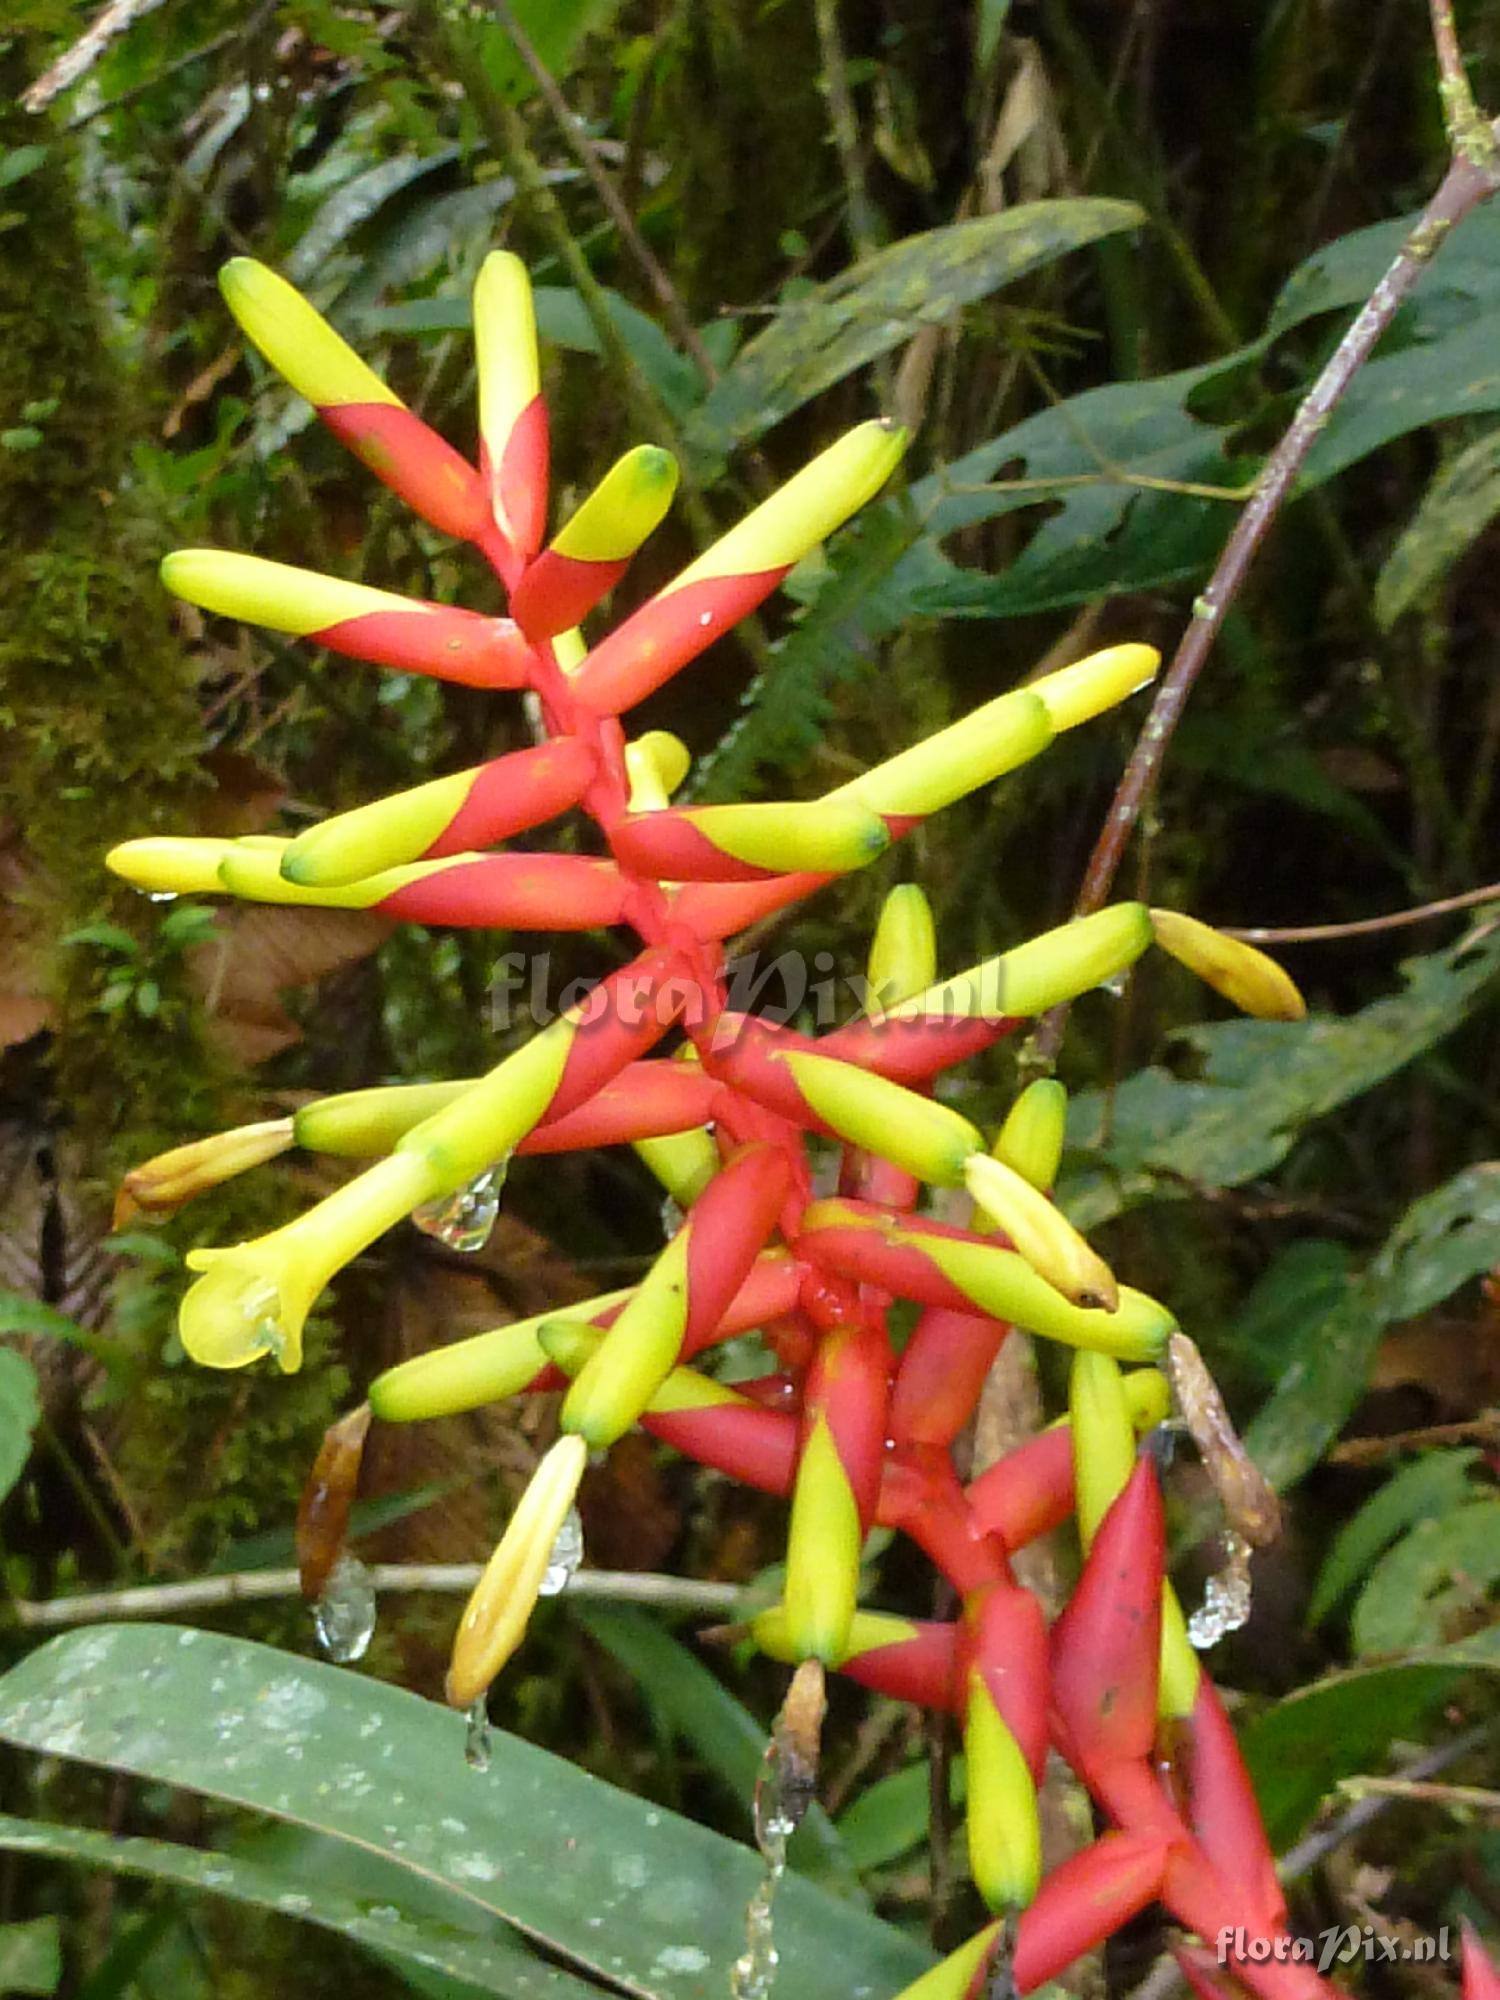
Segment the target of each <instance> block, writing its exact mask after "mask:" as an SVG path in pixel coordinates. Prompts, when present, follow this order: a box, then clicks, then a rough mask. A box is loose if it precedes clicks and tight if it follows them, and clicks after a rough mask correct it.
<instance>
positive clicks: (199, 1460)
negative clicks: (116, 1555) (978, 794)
mask: <svg viewBox="0 0 1500 2000" xmlns="http://www.w3.org/2000/svg"><path fill="white" fill-rule="evenodd" d="M29 66H30V65H29V62H28V50H27V47H26V43H25V37H24V36H13V37H12V38H11V39H10V40H9V41H4V40H3V39H0V157H3V156H4V154H5V153H6V152H7V151H8V150H9V149H11V148H14V147H18V146H22V145H35V144H36V143H37V142H38V140H39V139H46V138H48V136H49V135H48V133H47V130H46V128H45V127H39V125H38V121H37V120H36V119H34V118H32V117H30V116H29V115H28V114H26V113H24V112H22V111H21V110H19V109H18V108H17V104H16V100H17V98H18V96H19V94H20V92H21V90H22V88H23V87H24V84H25V81H26V77H27V73H28V68H29ZM5 207H6V216H5V218H4V224H3V242H0V252H3V254H0V353H3V354H4V355H5V370H4V378H3V379H4V388H3V397H4V400H3V403H0V603H3V604H4V606H5V617H4V620H3V622H0V728H3V730H4V735H5V804H6V808H7V815H6V816H7V820H8V825H7V826H6V827H5V829H4V833H5V835H6V836H8V838H9V839H10V840H11V841H12V842H14V843H15V844H16V848H17V850H18V852H19V856H20V860H21V868H22V876H23V880H24V884H25V886H24V889H23V892H22V893H23V898H24V905H25V907H24V910H23V912H22V917H23V921H24V925H25V928H26V930H27V933H28V942H29V944H30V947H31V950H32V956H33V957H34V959H35V961H36V962H37V963H38V964H39V966H40V968H41V971H42V975H43V977H44V979H45V980H46V982H47V985H48V988H49V993H50V998H51V1000H52V1003H53V1016H54V1026H53V1031H52V1034H51V1036H50V1040H49V1046H48V1053H47V1061H46V1070H45V1074H46V1084H45V1088H46V1090H47V1091H48V1092H49V1094H50V1101H49V1102H47V1103H46V1104H44V1105H38V1106H36V1108H35V1116H36V1118H37V1120H38V1123H39V1124H46V1125H49V1126H51V1125H56V1126H59V1127H61V1128H63V1129H65V1130H71V1131H72V1132H74V1133H76V1134H79V1135H82V1136H83V1137H84V1138H85V1140H86V1167H85V1173H86V1187H85V1191H86V1192H88V1193H91V1194H92V1195H93V1197H94V1198H95V1201H96V1203H97V1212H98V1222H99V1226H100V1227H101V1228H102V1227H103V1226H104V1219H105V1213H106V1211H105V1197H106V1194H107V1191H108V1189H109V1188H110V1187H111V1186H112V1184H113V1183H114V1181H115V1180H116V1179H117V1177H118V1175H119V1173H120V1172H121V1171H122V1169H123V1168H124V1167H125V1166H126V1165H128V1164H130V1163H131V1162H132V1161H135V1160H138V1159H140V1158H141V1157H143V1156H146V1155H149V1154H150V1153H152V1152H154V1151H156V1150H159V1149H160V1148H162V1147H164V1146H167V1145H171V1144H174V1143H177V1142H178V1141H179V1140H180V1139H182V1138H183V1137H184V1136H189V1135H192V1134H196V1133H199V1132H203V1131H208V1130H213V1129H215V1128H216V1127H218V1126H221V1125H224V1124H229V1123H233V1122H235V1121H236V1120H237V1119H239V1118H242V1117H245V1116H249V1115H254V1111H253V1092H252V1090H251V1089H250V1088H249V1086H248V1084H247V1082H246V1080H245V1079H243V1078H241V1077H237V1076H236V1075H235V1073H234V1072H233V1070H232V1069H231V1068H230V1066H229V1065H228V1064H227V1062H226V1061H225V1060H224V1058H223V1057H222V1056H221V1055H220V1054H219V1053H218V1052H217V1050H216V1048H215V1047H214V1045H213V1044H212V1042H211V1041H210V1039H209V1038H208V1036H207V1034H206V1033H205V1025H204V1020H203V1016H202V1011H201V1008H200V1007H199V1006H198V1004H197V1002H196V1000H195V998H194V996H193V993H192V990H191V987H190V984H189V979H188V963H187V955H186V954H185V952H184V951H182V950H181V949H178V948H173V947H171V946H170V945H169V944H168V943H166V942H165V941H164V940H163V938H162V936H161V934H160V933H161V923H162V912H161V911H160V910H159V909H158V908H156V907H155V906H154V905H153V904H151V903H150V902H149V901H147V900H146V899H145V898H143V897H141V896H138V895H136V894H135V893H134V892H132V891H130V890H128V889H126V888H124V887H123V886H122V885H120V884H118V883H116V882H115V881H114V880H113V879H112V878H111V877H110V876H109V875H108V874H107V873H106V872H105V869H104V865H103V855H104V853H105V851H106V849H107V848H108V847H109V846H110V845H111V844H112V843H113V842H115V841H117V840H120V839H123V838H126V837H128V836H130V835H132V834H139V833H143V832H148V831H150V830H152V829H153V828H159V827H165V826H169V825H170V826H176V827H190V826H192V825H193V823H194V822H195V820H197V819H199V818H200V817H201V808H202V802H203V800H204V799H205V797H206V796H207V793H208V790H209V787H210V780H209V779H208V777H207V776H206V774H205V771H204V768H203V766H202V763H201V762H200V753H201V750H202V747H203V728H202V724H201V721H200V715H199V706H198V697H197V675H196V671H195V668H194V665H193V662H192V660H191V658H190V657H189V655H188V653H187V651H186V649H185V648H184V647H183V645H182V644H181V643H180V640H179V639H178V637H177V635H176V633H175V632H174V629H173V626H172V623H171V618H170V613H169V608H168V601H167V599H166V597H165V594H164V593H163V591H162V590H161V587H160V585H159V583H158V581H157V574H156V570H157V562H158V560H159V557H160V555H161V552H162V551H163V549H164V548H167V547H170V546H171V544H172V541H173V539H174V537H173V535H172V533H171V531H170V526H169V524H168V523H167V522H166V521H164V520H163V519H162V518H161V516H160V513H159V511H158V507H157V503H156V502H155V500H154V498H153V496H152V494H151V493H150V492H149V491H147V490H146V488H145V486H144V484H143V482H142V481H140V480H139V479H138V478H137V477H136V476H135V475H134V473H133V468H132V459H131V451H130V446H131V440H132V439H136V438H144V437H146V435H147V429H146V422H145V415H144V412H143V411H142V410H141V409H139V408H138V407H137V406H136V404H135V401H134V399H133V395H132V390H131V386H130V383H129V381H128V379H127V377H126V374H125V371H124V370H123V369H122V367H121V366H120V363H119V359H118V356H117V355H116V353H115V351H114V349H113V348H112V345H111V341H110V337H109V328H108V325H107V323H106V318H105V314H104V312H103V309H102V306H101V304H100V299H99V293H98V288H97V287H96V286H95V284H94V283H93V278H92V273H91V270H90V263H89V255H88V250H87V247H86V244H85V241H84V238H83V235H82V233H81V230H80V225H79V217H78V210H77V203H76V200H75V192H74V187H73V184H72V177H71V171H70V162H69V159H68V157H67V142H66V141H65V140H63V139H60V138H58V137H57V136H56V135H55V134H54V135H52V136H51V139H50V145H49V151H48V155H47V158H46V159H45V161H44V162H43V163H42V164H41V165H40V166H39V167H38V168H37V169H36V170H34V171H33V172H31V173H29V174H27V175H25V176H24V177H23V178H22V179H20V180H19V181H17V182H16V183H15V184H14V185H13V187H11V188H10V189H8V190H7V192H6V200H5ZM5 437H8V438H9V440H10V442H9V444H8V445H7V444H6V443H5V442H4V441H3V440H4V438H5ZM101 922H108V923H109V924H111V925H115V926H118V927H119V929H120V930H121V931H123V932H125V933H128V935H129V936H130V937H131V938H133V939H135V940H136V941H137V957H136V958H135V959H134V960H132V959H131V958H130V955H129V954H128V953H127V954H125V955H124V957H123V960H122V955H121V953H120V952H119V951H116V950H112V949H111V948H110V947H109V946H108V945H102V946H101V945H98V944H88V943H75V944H72V945H70V944H69V943H68V941H67V940H68V938H69V935H70V933H72V932H74V931H76V930H77V929H78V928H80V927H81V926H83V925H86V924H87V925H98V924H99V923H101ZM122 962H123V963H126V964H133V965H134V966H135V968H136V970H137V973H138V975H139V976H143V977H149V979H150V981H151V982H152V983H153V985H154V987H155V988H156V992H155V994H154V995H153V999H154V1002H155V1004H154V1006H153V1007H152V1008H151V1009H150V1010H149V1011H143V1010H141V1009H139V1008H137V1007H135V1006H134V1005H130V1004H127V1005H124V1006H119V1007H110V1006H107V1005H102V1004H101V1002H102V1001H103V999H104V995H105V989H106V988H107V986H108V985H109V983H110V981H111V979H112V977H114V976H115V975H116V974H117V973H118V971H119V969H120V967H121V965H122ZM285 1207H286V1203H285V1199H284V1191H280V1190H278V1188H277V1185H276V1183H275V1180H274V1178H267V1177H264V1176H261V1177H252V1178H251V1179H250V1180H249V1181H247V1182H246V1183H244V1184H243V1185H236V1186H235V1187H234V1188H232V1189H229V1190H226V1191H225V1192H224V1194H223V1195H222V1196H220V1197H218V1198H216V1200H215V1202H214V1203H213V1204H212V1205H211V1212H209V1213H206V1214H205V1215H204V1216H203V1217H201V1218H200V1217H199V1216H197V1215H191V1216H190V1218H188V1219H187V1221H188V1229H189V1230H192V1231H194V1232H195V1233H196V1231H197V1230H201V1228H202V1227H203V1226H204V1225H205V1223H207V1224H211V1225H212V1226H213V1227H214V1228H215V1229H216V1230H217V1231H218V1232H220V1240H233V1238H235V1237H237V1236H243V1235H246V1234H250V1233H253V1232H254V1231H255V1230H257V1229H259V1228H262V1227H265V1226H266V1225H267V1224H268V1223H269V1222H270V1221H272V1220H279V1219H281V1218H282V1216H283V1215H284V1212H285ZM182 1233H183V1235H184V1236H186V1234H187V1233H188V1232H187V1230H184V1231H183V1232H182ZM181 1278H182V1274H181V1272H180V1271H177V1270H171V1271H168V1272H166V1273H165V1274H163V1273H161V1272H160V1271H158V1272H157V1273H156V1276H155V1278H154V1280H153V1282H152V1284H151V1285H150V1286H148V1287H146V1288H145V1290H144V1292H143V1291H142V1288H141V1287H140V1286H137V1287H136V1288H135V1295H134V1296H133V1298H131V1299H129V1300H127V1301H124V1302H122V1310H121V1311H120V1312H119V1313H118V1314H117V1317H116V1321H115V1323H114V1326H113V1328H112V1329H111V1330H112V1331H113V1332H115V1333H116V1334H117V1335H118V1336H119V1337H120V1338H122V1339H123V1340H125V1341H127V1342H128V1343H129V1344H130V1345H131V1346H132V1347H133V1348H134V1349H135V1351H136V1352H137V1353H138V1354H139V1355H140V1357H141V1362H142V1369H143V1373H142V1376H141V1378H140V1379H141V1387H139V1388H138V1389H137V1390H136V1391H135V1392H134V1393H133V1394H132V1396H131V1399H130V1403H129V1407H128V1408H127V1409H126V1410H124V1411H122V1412H121V1413H120V1422H119V1423H118V1424H117V1425H116V1424H114V1423H112V1424H111V1431H112V1435H113V1436H114V1438H115V1443H116V1449H117V1452H118V1454H119V1455H120V1457H121V1461H122V1463H123V1464H124V1466H125V1470H126V1484H127V1489H129V1490H132V1491H133V1493H134V1494H135V1495H136V1496H137V1498H138V1500H139V1502H140V1511H141V1513H142V1515H143V1517H144V1518H145V1519H146V1520H147V1521H148V1522H150V1523H151V1524H152V1527H153V1531H154V1532H157V1533H159V1532H160V1531H161V1524H163V1523H164V1522H165V1521H167V1520H173V1521H174V1523H175V1546H174V1553H176V1554H184V1553H187V1552H188V1551H191V1552H193V1553H195V1554H197V1553H202V1551H203V1550H204V1549H205V1548H206V1547H207V1546H209V1545H211V1544H213V1543H215V1542H219V1543H222V1542H223V1541H224V1540H226V1539H227V1538H228V1537H229V1536H231V1535H233V1534H237V1533H244V1532H246V1531H247V1530H248V1529H250V1528H254V1527H260V1526H263V1525H266V1524H268V1523H271V1522H276V1523H282V1522H285V1521H286V1520H287V1519H288V1518H289V1516H290V1512H291V1508H292V1506H293V1505H294V1504H295V1495H296V1491H297V1489H298V1487H299V1486H300V1483H301V1479H302V1476H303V1473H304V1471H305V1468H306V1463H307V1461H308V1459H309V1457H310V1455H311V1451H312V1449H313V1448H314V1443H315V1440H316V1438H317V1437H318V1436H319V1434H320V1433H321V1430H322V1428H323V1426H324V1424H326V1422H327V1421H328V1419H329V1416H330V1414H331V1409H332V1404H333V1400H334V1398H335V1397H336V1396H337V1395H338V1394H339V1393H340V1391H341V1389H342V1386H343V1377H342V1374H341V1372H340V1371H338V1370H337V1369H334V1370H331V1371H328V1372H326V1373H321V1374H320V1373H316V1372H315V1373H312V1374H310V1375H309V1377H308V1378H307V1379H306V1380H305V1381H303V1382H299V1383H298V1384H297V1385H296V1387H295V1391H294V1392H293V1393H291V1394H288V1392H287V1385H285V1384H283V1383H281V1382H279V1381H275V1380H266V1381H264V1382H261V1381H256V1382H255V1383H253V1384H251V1385H248V1386H247V1385H246V1384H245V1383H244V1382H243V1381H234V1380H230V1381H226V1380H224V1379H223V1378H205V1377H202V1376H201V1375H199V1374H198V1372H197V1371H196V1370H191V1369H188V1368H181V1369H176V1370H167V1371H166V1372H161V1371H160V1369H159V1362H158V1357H159V1355H160V1354H161V1352H162V1348H163V1343H164V1342H165V1340H166V1339H167V1336H168V1333H169V1329H170V1324H171V1318H172V1314H173V1312H174V1310H175V1304H176V1298H177V1295H178V1293H179V1292H180V1289H181ZM325 1348H326V1343H325ZM206 1463H208V1464H212V1466H213V1468H214V1470H213V1474H212V1478H211V1480H210V1481H208V1482H205V1481H204V1478H203V1469H204V1466H205V1464H206ZM205 1483H207V1484H208V1485H209V1486H210V1487H211V1489H212V1492H213V1494H214V1495H216V1496H217V1497H215V1498H209V1499H207V1500H205V1499H204V1498H203V1497H202V1496H203V1490H204V1486H205ZM195 1495H196V1496H198V1499H197V1503H196V1505H195V1506H194V1507H193V1510H192V1511H191V1512H190V1513H182V1512H180V1510H181V1509H183V1508H186V1507H187V1506H188V1505H189V1503H190V1502H191V1501H192V1500H193V1496H195ZM158 1553H160V1551H158Z"/></svg>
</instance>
